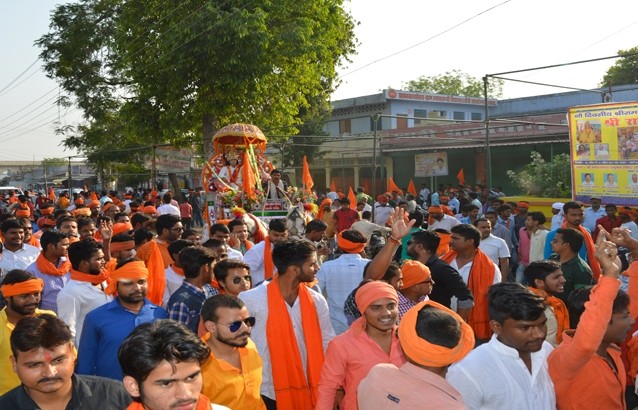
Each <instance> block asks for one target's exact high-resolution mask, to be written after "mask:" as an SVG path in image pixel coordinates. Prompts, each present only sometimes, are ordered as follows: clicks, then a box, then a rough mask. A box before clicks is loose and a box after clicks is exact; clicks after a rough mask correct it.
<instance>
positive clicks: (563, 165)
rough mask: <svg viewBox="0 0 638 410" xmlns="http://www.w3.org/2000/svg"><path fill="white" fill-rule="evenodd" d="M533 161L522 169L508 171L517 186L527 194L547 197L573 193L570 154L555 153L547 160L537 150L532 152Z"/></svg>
mask: <svg viewBox="0 0 638 410" xmlns="http://www.w3.org/2000/svg"><path fill="white" fill-rule="evenodd" d="M530 156H531V158H532V161H531V162H530V163H529V164H527V165H525V166H523V167H522V168H521V169H520V170H517V171H512V170H508V171H507V176H508V177H510V179H511V180H512V182H513V183H514V185H515V186H517V187H519V188H520V189H521V190H522V191H523V193H524V194H525V195H533V196H541V197H547V198H566V197H570V196H571V194H572V185H571V178H570V175H571V160H570V157H569V154H559V155H554V156H553V157H552V160H551V161H550V162H547V161H545V159H543V157H542V156H541V154H540V153H539V152H537V151H532V153H531V155H530Z"/></svg>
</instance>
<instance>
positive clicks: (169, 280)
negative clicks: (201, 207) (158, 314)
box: [162, 265, 184, 307]
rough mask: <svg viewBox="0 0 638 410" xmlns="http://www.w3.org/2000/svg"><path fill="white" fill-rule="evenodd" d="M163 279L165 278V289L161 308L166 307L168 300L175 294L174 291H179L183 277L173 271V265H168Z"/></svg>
mask: <svg viewBox="0 0 638 410" xmlns="http://www.w3.org/2000/svg"><path fill="white" fill-rule="evenodd" d="M164 277H165V278H166V288H164V296H163V297H162V306H163V307H166V305H167V304H168V300H169V299H170V298H171V295H172V294H173V293H175V291H176V290H177V289H179V287H180V286H182V282H184V277H183V276H182V275H180V274H179V273H177V272H175V269H173V265H169V267H168V268H166V269H165V270H164Z"/></svg>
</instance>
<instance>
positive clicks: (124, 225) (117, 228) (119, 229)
mask: <svg viewBox="0 0 638 410" xmlns="http://www.w3.org/2000/svg"><path fill="white" fill-rule="evenodd" d="M132 230H133V225H131V223H130V222H118V223H116V224H115V225H113V235H117V234H120V233H124V232H128V231H132Z"/></svg>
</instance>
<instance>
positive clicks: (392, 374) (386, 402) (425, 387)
mask: <svg viewBox="0 0 638 410" xmlns="http://www.w3.org/2000/svg"><path fill="white" fill-rule="evenodd" d="M359 404H360V405H361V409H375V410H402V409H405V410H412V409H420V410H440V409H445V410H465V409H466V407H465V404H464V403H463V397H461V393H459V392H458V391H457V390H456V389H455V388H454V387H452V385H450V383H448V382H447V380H445V378H443V377H441V376H439V375H438V374H434V373H432V372H430V371H428V370H425V369H421V368H419V367H418V366H415V365H413V364H411V363H406V364H404V365H403V366H401V367H400V368H398V369H397V368H396V366H394V365H391V364H380V365H378V366H375V367H374V368H373V369H372V370H370V373H368V376H366V377H365V378H364V379H363V380H362V381H361V383H360V384H359Z"/></svg>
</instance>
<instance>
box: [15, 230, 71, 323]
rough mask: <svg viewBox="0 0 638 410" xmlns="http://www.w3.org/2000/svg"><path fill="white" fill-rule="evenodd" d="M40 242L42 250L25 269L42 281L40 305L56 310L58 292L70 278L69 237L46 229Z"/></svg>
mask: <svg viewBox="0 0 638 410" xmlns="http://www.w3.org/2000/svg"><path fill="white" fill-rule="evenodd" d="M40 243H41V245H42V252H40V254H39V255H38V258H37V259H36V260H35V262H33V263H32V264H31V265H29V266H28V267H27V268H26V271H27V272H29V273H32V274H33V275H34V276H35V277H36V278H39V279H42V281H43V282H44V290H43V291H42V300H41V302H40V307H41V308H42V309H47V310H52V311H54V312H57V311H58V293H60V291H61V290H62V288H63V287H64V286H65V285H66V283H67V282H68V281H69V279H71V273H70V271H71V262H69V260H68V258H67V254H68V253H67V250H68V248H69V238H68V237H67V236H66V234H64V233H62V232H58V231H46V232H44V233H43V234H42V237H40Z"/></svg>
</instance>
